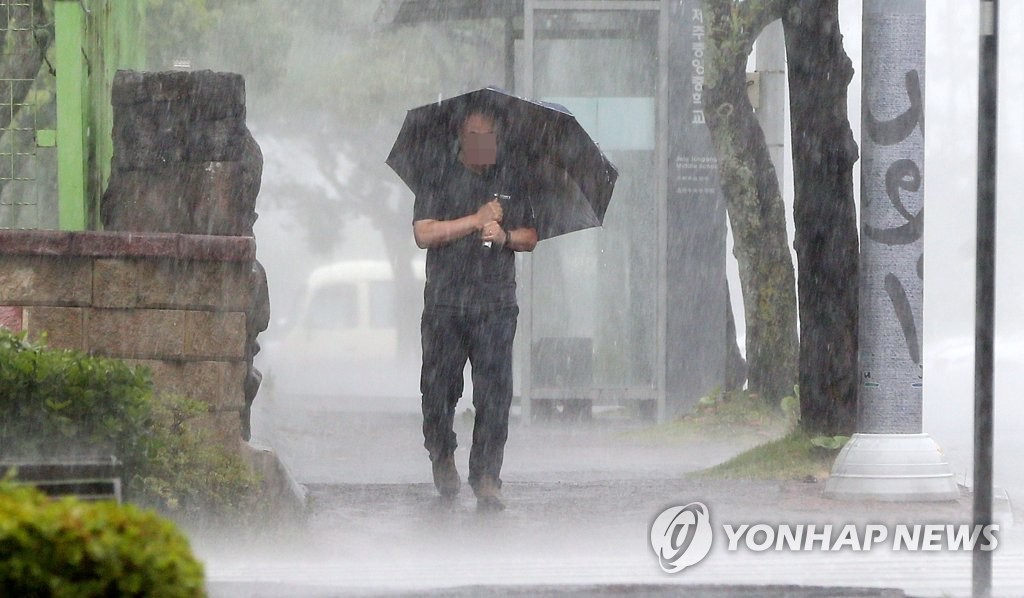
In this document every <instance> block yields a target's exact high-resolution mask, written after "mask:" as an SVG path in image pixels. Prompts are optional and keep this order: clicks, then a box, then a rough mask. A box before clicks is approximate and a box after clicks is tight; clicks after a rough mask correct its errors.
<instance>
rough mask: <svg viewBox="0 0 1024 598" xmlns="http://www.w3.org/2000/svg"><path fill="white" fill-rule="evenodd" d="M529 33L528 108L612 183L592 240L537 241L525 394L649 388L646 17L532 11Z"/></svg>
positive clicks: (650, 189) (652, 225)
mask: <svg viewBox="0 0 1024 598" xmlns="http://www.w3.org/2000/svg"><path fill="white" fill-rule="evenodd" d="M548 4H556V3H548ZM533 28H534V32H533V33H534V41H533V56H532V61H533V69H532V72H533V85H532V95H533V97H535V98H538V99H541V100H546V101H552V102H557V103H559V104H562V105H563V106H565V107H567V108H568V109H569V110H570V111H572V112H573V114H574V115H575V116H576V118H577V120H578V121H579V122H580V124H581V125H582V126H583V128H584V129H585V130H586V131H587V132H588V133H589V134H590V135H591V137H593V138H594V139H595V140H596V141H597V142H598V143H599V144H600V146H601V149H602V150H603V151H604V152H605V154H606V155H607V156H608V157H609V159H610V160H611V161H612V162H613V163H614V164H615V165H616V167H617V168H618V170H619V179H618V182H617V184H616V189H615V193H614V196H613V199H612V202H611V205H610V206H609V208H608V212H607V213H606V215H605V220H604V227H603V228H601V229H593V230H588V231H582V232H577V233H572V234H570V235H567V236H564V237H558V238H555V239H550V240H547V241H545V242H544V244H543V245H542V246H541V247H540V248H539V249H538V251H536V252H535V253H534V254H533V257H532V263H531V268H532V293H531V296H532V304H531V311H532V317H531V318H530V322H531V323H532V329H531V330H530V334H529V335H528V337H529V338H531V339H532V343H533V360H532V365H531V371H532V375H531V378H532V381H533V384H532V386H533V387H534V388H536V389H538V390H539V389H540V388H544V387H559V386H561V387H578V386H590V387H597V388H618V387H647V388H650V387H653V386H654V384H655V380H654V378H655V375H656V374H655V359H656V356H657V346H656V337H657V335H656V329H655V328H656V322H657V314H656V312H657V284H658V281H657V263H658V247H657V243H658V239H657V222H656V214H657V197H656V195H657V185H656V175H657V168H656V160H655V145H656V144H655V131H656V113H657V111H656V98H657V74H658V68H657V67H658V65H657V59H658V12H657V11H651V10H551V9H545V10H540V9H538V10H535V11H534V13H533ZM524 58H527V59H528V60H529V59H530V58H528V57H524ZM538 398H543V397H540V396H538Z"/></svg>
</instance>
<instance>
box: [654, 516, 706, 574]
mask: <svg viewBox="0 0 1024 598" xmlns="http://www.w3.org/2000/svg"><path fill="white" fill-rule="evenodd" d="M711 538H712V534H711V517H710V516H709V515H708V508H707V506H705V505H704V503H699V502H692V503H690V504H688V505H686V506H682V507H669V508H667V509H665V510H664V511H662V512H661V514H660V515H658V517H657V518H656V519H655V520H654V523H653V524H651V548H653V549H654V553H655V554H657V555H658V564H660V565H661V569H662V570H663V571H665V572H666V573H679V572H680V571H682V570H683V569H685V568H687V567H690V566H692V565H696V564H697V563H699V562H701V561H702V560H704V557H706V556H707V555H708V553H709V552H711Z"/></svg>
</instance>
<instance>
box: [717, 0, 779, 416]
mask: <svg viewBox="0 0 1024 598" xmlns="http://www.w3.org/2000/svg"><path fill="white" fill-rule="evenodd" d="M704 4H705V8H706V12H707V14H708V15H710V16H711V18H710V22H709V26H708V35H707V39H708V56H709V58H708V71H707V78H706V79H705V88H704V97H705V101H706V110H705V113H706V115H707V123H708V128H709V130H710V132H711V139H712V143H713V144H714V147H715V153H716V155H717V156H718V175H719V178H720V182H721V186H722V192H723V194H724V195H725V198H726V202H727V206H728V213H729V222H730V224H731V225H732V234H733V241H734V249H733V254H734V255H735V256H736V260H737V262H739V273H740V287H741V291H742V294H743V307H744V313H745V315H746V348H747V379H748V381H749V388H750V389H751V390H753V391H754V392H757V393H758V394H760V395H761V396H762V397H763V398H764V399H765V400H768V401H772V402H776V401H778V400H779V399H781V398H782V397H784V396H786V395H788V394H790V393H792V391H793V385H794V384H795V383H796V375H797V328H796V292H795V288H794V287H795V281H794V276H793V262H792V259H791V257H790V253H789V247H788V243H787V238H786V211H785V204H784V203H783V201H782V194H781V192H780V190H779V183H778V177H777V176H776V174H775V167H774V166H773V165H772V161H771V154H770V153H769V151H768V145H767V143H766V141H765V137H764V133H763V131H762V130H761V126H760V124H759V123H758V121H757V118H756V117H755V115H754V109H753V106H751V104H750V100H749V98H748V96H747V82H746V64H747V57H748V56H749V54H750V51H751V47H752V44H753V41H754V39H755V38H756V37H757V35H758V34H759V33H760V31H761V30H762V29H763V28H764V26H765V25H766V24H767V23H769V22H771V21H772V20H774V15H772V14H771V13H772V11H774V10H776V8H775V7H776V6H778V5H777V3H773V2H756V3H755V2H750V3H748V4H747V5H746V7H745V8H747V9H748V11H747V12H746V13H745V12H744V11H743V10H742V9H737V8H735V7H734V6H733V2H732V1H731V0H705V3H704ZM752 6H753V7H752Z"/></svg>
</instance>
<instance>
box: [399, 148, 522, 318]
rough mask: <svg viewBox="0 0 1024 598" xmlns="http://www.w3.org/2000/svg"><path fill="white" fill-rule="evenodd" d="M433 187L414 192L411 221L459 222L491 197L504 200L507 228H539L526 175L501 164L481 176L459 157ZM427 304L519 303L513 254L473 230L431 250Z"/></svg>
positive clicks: (441, 171) (425, 292)
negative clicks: (495, 196)
mask: <svg viewBox="0 0 1024 598" xmlns="http://www.w3.org/2000/svg"><path fill="white" fill-rule="evenodd" d="M438 175H439V176H438V177H437V179H436V181H437V182H436V184H434V185H432V186H431V191H429V192H426V193H422V194H419V195H417V196H416V204H415V207H414V208H413V222H416V221H418V220H456V219H458V218H462V217H463V216H469V215H470V214H473V213H475V212H476V211H477V210H479V209H480V206H482V205H484V204H485V203H487V202H488V201H490V200H491V199H492V198H493V195H494V194H495V193H499V194H501V195H508V196H509V199H500V200H499V201H500V202H501V207H502V212H503V218H502V222H501V225H502V227H503V228H504V229H505V230H506V231H510V230H514V229H517V228H536V224H535V223H534V213H533V206H532V203H531V201H530V197H529V192H528V187H527V185H526V181H525V179H524V178H523V177H522V176H519V175H517V173H516V172H515V171H514V170H513V169H510V168H504V167H502V166H501V165H500V164H499V165H495V166H491V167H490V168H488V169H487V170H486V171H485V172H484V173H483V174H477V173H475V172H473V171H472V170H470V169H468V168H466V167H465V166H464V165H463V164H462V163H461V162H459V161H457V160H453V161H450V162H449V163H448V164H446V165H445V166H444V167H442V168H441V169H439V171H438ZM423 301H424V305H426V306H427V307H453V308H460V309H489V308H500V307H510V306H514V305H516V267H515V254H514V252H513V251H512V250H511V249H508V248H506V247H499V246H498V244H497V243H494V244H493V245H492V246H491V247H490V248H488V247H485V246H484V245H483V242H482V241H481V240H480V236H479V235H477V234H469V235H466V236H465V237H462V238H461V239H457V240H455V241H452V242H451V243H448V244H446V245H443V246H441V247H432V248H430V249H428V250H427V282H426V285H425V286H424V289H423Z"/></svg>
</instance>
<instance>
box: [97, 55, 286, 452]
mask: <svg viewBox="0 0 1024 598" xmlns="http://www.w3.org/2000/svg"><path fill="white" fill-rule="evenodd" d="M112 103H113V107H114V130H113V137H114V157H113V164H112V167H111V174H110V182H109V184H108V186H107V191H106V193H105V194H104V196H103V203H102V206H101V210H100V213H101V218H102V221H103V226H104V228H105V229H106V230H112V231H139V232H175V233H191V234H203V235H229V236H247V237H252V236H253V223H254V222H255V221H256V218H257V215H256V196H257V194H258V193H259V188H260V176H261V174H262V170H263V155H262V153H261V152H260V148H259V145H257V143H256V141H255V140H254V139H253V138H252V135H251V134H250V133H249V130H248V128H247V127H246V125H245V80H244V79H243V78H242V76H241V75H237V74H233V73H214V72H212V71H195V72H178V71H173V72H158V73H140V72H134V71H119V72H118V73H117V75H116V77H115V78H114V85H113V96H112ZM249 278H250V282H249V296H250V302H249V306H250V307H249V309H247V310H246V345H245V347H246V348H245V354H246V361H247V363H248V368H247V372H246V378H245V381H244V388H245V407H244V408H243V410H242V413H241V418H242V436H243V437H244V438H245V439H248V437H249V408H250V406H251V404H252V400H253V398H255V396H256V391H257V389H258V388H259V384H260V380H261V375H260V373H259V371H257V370H256V369H255V368H253V366H252V361H253V357H254V356H255V355H256V353H258V352H259V344H258V343H257V342H256V336H257V335H258V334H259V333H260V332H261V331H263V330H265V329H266V328H267V325H268V323H269V316H270V301H269V296H268V293H267V279H266V273H265V272H264V270H263V267H262V266H261V265H260V264H259V262H257V261H255V260H253V262H252V266H251V272H250V277H249Z"/></svg>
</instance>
